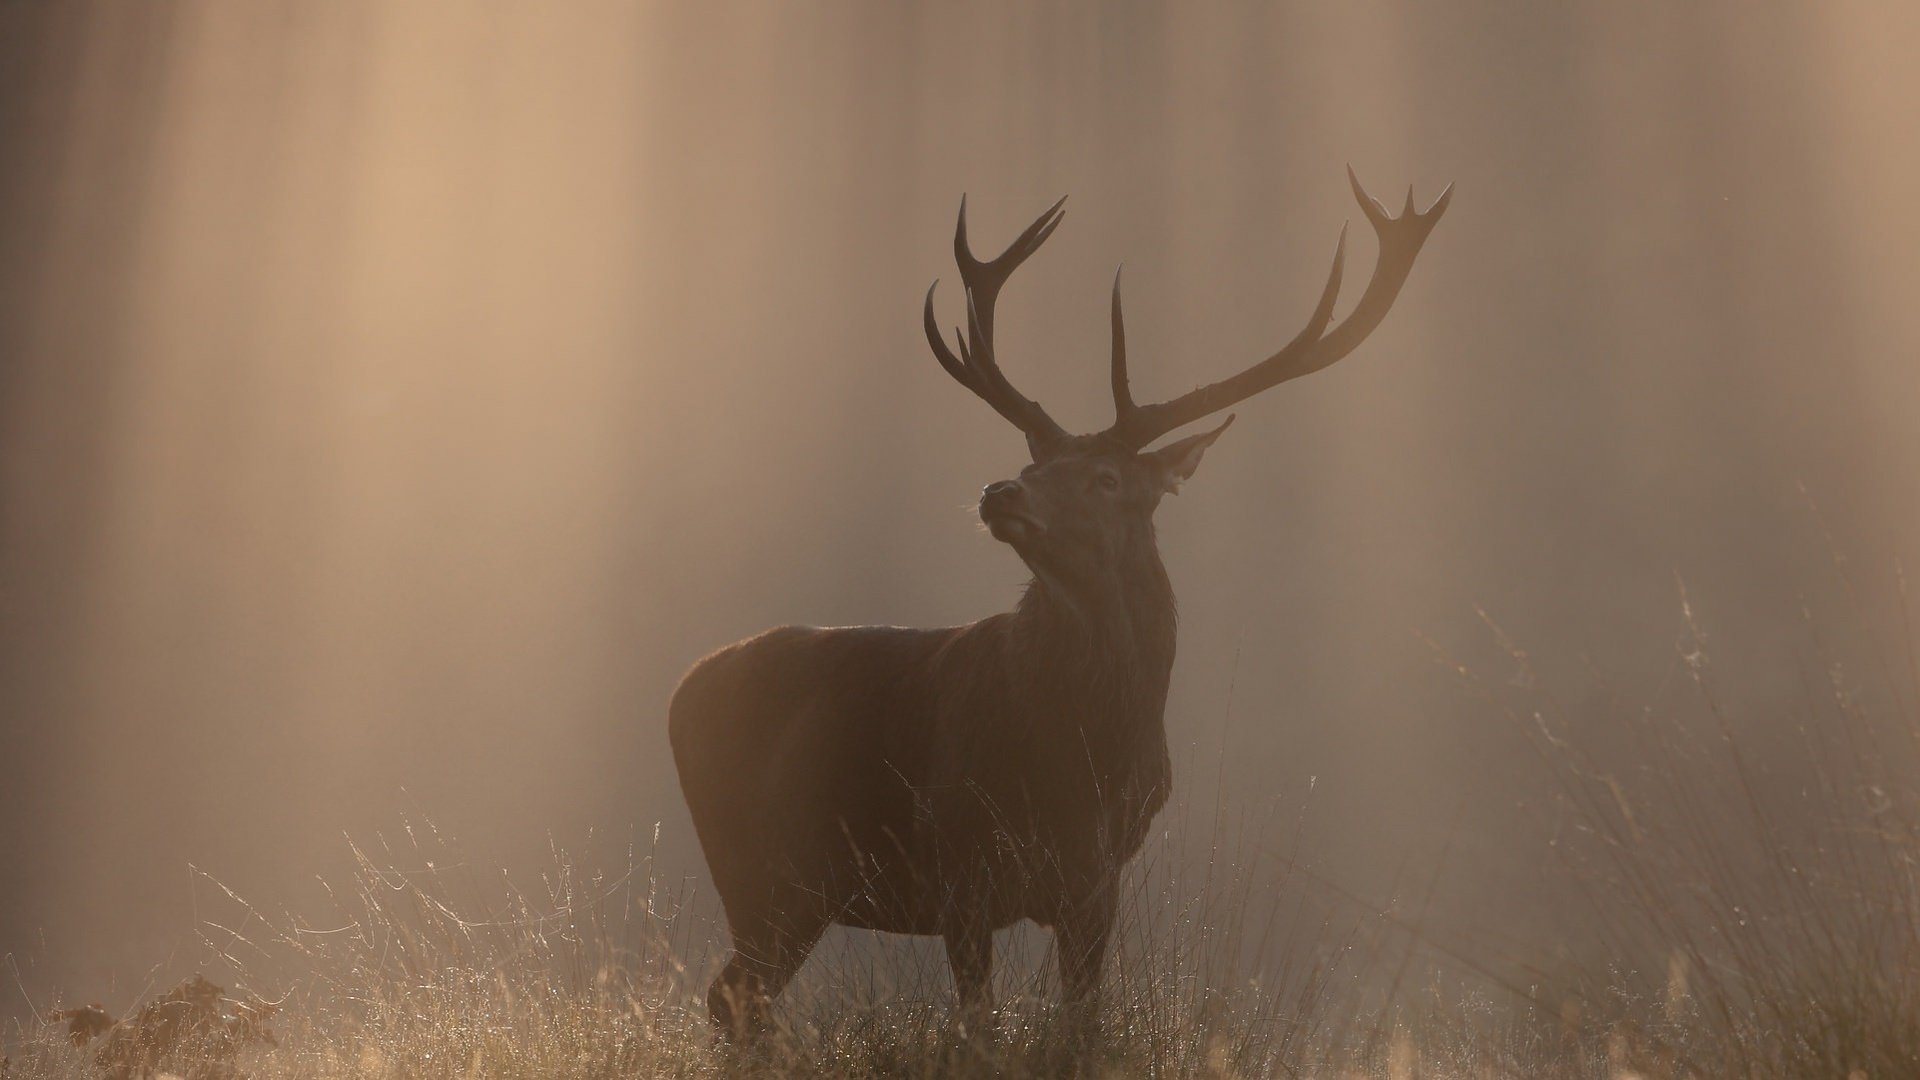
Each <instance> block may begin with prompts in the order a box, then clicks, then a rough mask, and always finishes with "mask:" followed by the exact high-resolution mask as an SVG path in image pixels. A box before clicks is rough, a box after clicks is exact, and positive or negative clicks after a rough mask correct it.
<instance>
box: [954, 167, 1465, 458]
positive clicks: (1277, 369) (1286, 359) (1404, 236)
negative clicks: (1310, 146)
mask: <svg viewBox="0 0 1920 1080" xmlns="http://www.w3.org/2000/svg"><path fill="white" fill-rule="evenodd" d="M1347 179H1348V181H1350V182H1351V183H1352V184H1353V194H1354V197H1355V198H1356V199H1358V200H1359V201H1360V209H1361V211H1362V212H1363V213H1365V214H1366V216H1367V221H1368V222H1369V223H1370V224H1372V226H1373V231H1374V233H1375V234H1376V235H1377V236H1378V237H1379V238H1380V254H1379V256H1378V257H1377V259H1376V260H1375V262H1374V267H1373V278H1372V280H1370V281H1368V282H1367V289H1366V291H1365V292H1364V293H1362V294H1361V295H1360V302H1359V303H1358V304H1356V305H1354V308H1353V311H1352V313H1350V314H1349V315H1348V316H1347V317H1346V319H1345V320H1344V321H1342V322H1341V323H1340V325H1338V326H1335V327H1334V328H1333V329H1332V330H1328V329H1327V324H1328V323H1329V322H1331V321H1332V320H1333V302H1334V299H1335V298H1336V297H1338V296H1339V294H1340V274H1341V271H1342V269H1343V267H1344V265H1345V262H1346V249H1347V230H1346V228H1345V227H1344V226H1342V227H1341V229H1340V244H1339V246H1338V247H1337V248H1335V249H1334V255H1333V269H1332V271H1331V272H1330V273H1328V275H1327V284H1326V287H1325V288H1324V289H1323V290H1321V293H1320V303H1319V305H1318V306H1316V307H1315V308H1314V309H1313V315H1312V317H1311V318H1309V319H1308V320H1307V325H1306V326H1305V327H1304V328H1302V329H1301V331H1300V332H1299V333H1298V334H1296V335H1294V338H1293V340H1292V341H1289V342H1287V344H1286V347H1285V348H1282V349H1281V350H1280V351H1279V352H1277V353H1274V354H1273V355H1272V356H1269V357H1267V358H1266V359H1265V360H1262V361H1260V362H1259V363H1257V364H1255V365H1253V366H1252V367H1250V368H1248V369H1246V370H1245V371H1242V372H1240V373H1239V374H1238V375H1234V376H1231V377H1229V378H1225V379H1222V380H1220V381H1219V382H1216V383H1211V384H1209V385H1207V386H1202V387H1200V388H1199V389H1196V390H1191V391H1188V392H1187V393H1185V394H1182V395H1181V396H1179V397H1177V398H1174V399H1173V400H1172V401H1165V402H1161V403H1159V404H1155V405H1135V404H1134V402H1133V396H1132V394H1131V393H1130V392H1129V391H1128V389H1127V347H1126V336H1125V330H1124V329H1123V327H1122V326H1121V318H1120V278H1119V276H1118V275H1117V274H1116V275H1115V277H1114V281H1113V408H1114V413H1115V417H1114V422H1113V426H1112V427H1110V428H1108V429H1107V430H1106V431H1104V432H1102V433H1101V437H1103V438H1107V439H1111V440H1114V441H1116V442H1119V443H1121V444H1122V445H1125V446H1127V447H1129V448H1131V449H1134V450H1139V449H1142V448H1144V447H1145V446H1146V445H1147V444H1148V443H1151V442H1152V441H1154V440H1155V439H1158V438H1159V437H1160V436H1162V435H1165V434H1167V433H1168V432H1170V431H1172V430H1174V429H1175V428H1178V427H1182V426H1185V425H1187V424H1190V423H1192V422H1194V421H1195V420H1198V419H1200V418H1201V417H1203V416H1208V415H1211V414H1213V413H1216V412H1219V411H1220V410H1221V409H1224V408H1226V407H1228V406H1229V405H1233V404H1235V403H1237V402H1240V401H1244V400H1246V399H1247V398H1250V397H1252V396H1253V395H1255V394H1257V393H1259V392H1260V391H1262V390H1266V389H1269V388H1271V387H1274V386H1278V385H1279V384H1280V383H1283V382H1286V381H1287V380H1288V379H1297V378H1299V377H1300V376H1302V375H1307V374H1311V373H1312V372H1315V371H1319V370H1320V369H1321V368H1323V367H1326V366H1327V365H1329V364H1331V363H1333V362H1334V361H1336V360H1339V359H1340V358H1341V357H1343V356H1345V355H1347V354H1348V353H1350V352H1352V351H1353V350H1354V349H1355V348H1356V347H1358V346H1359V344H1360V343H1361V342H1362V341H1364V340H1366V337H1367V335H1368V334H1371V333H1373V331H1374V328H1376V327H1378V326H1379V325H1380V322H1381V320H1382V319H1384V318H1386V315H1387V309H1389V308H1391V307H1392V306H1393V301H1394V298H1395V297H1397V296H1399V295H1400V287H1401V286H1402V285H1405V284H1406V281H1407V274H1408V273H1409V272H1410V271H1412V269H1413V260H1414V258H1415V257H1416V256H1418V255H1419V254H1420V246H1421V245H1422V244H1425V243H1426V242H1427V234H1428V233H1430V232H1432V231H1433V227H1434V225H1435V224H1437V223H1438V222H1439V220H1440V215H1441V214H1442V213H1445V212H1446V209H1447V202H1448V201H1449V200H1450V199H1452V198H1453V185H1452V184H1448V185H1447V189H1446V190H1445V191H1442V192H1441V193H1440V197H1439V198H1438V199H1435V200H1434V201H1433V205H1432V206H1429V207H1428V208H1427V209H1426V210H1425V211H1420V210H1416V209H1415V208H1414V205H1413V189H1412V188H1408V189H1407V205H1406V208H1405V209H1404V210H1402V211H1401V213H1400V216H1399V217H1390V216H1389V215H1388V214H1387V208H1386V207H1384V206H1382V205H1380V202H1379V200H1377V199H1375V198H1374V197H1373V196H1371V195H1368V194H1367V191H1366V189H1365V188H1363V187H1361V186H1360V179H1359V178H1358V177H1356V176H1354V174H1353V168H1352V167H1351V166H1349V167H1348V168H1347ZM929 325H931V324H929ZM949 370H951V369H949ZM956 377H957V376H956Z"/></svg>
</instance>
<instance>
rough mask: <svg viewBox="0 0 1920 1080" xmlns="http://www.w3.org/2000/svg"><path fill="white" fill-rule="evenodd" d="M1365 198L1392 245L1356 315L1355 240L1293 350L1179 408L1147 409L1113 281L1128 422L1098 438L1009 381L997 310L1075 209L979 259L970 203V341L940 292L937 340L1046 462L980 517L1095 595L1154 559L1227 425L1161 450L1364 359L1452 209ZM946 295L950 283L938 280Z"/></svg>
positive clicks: (990, 490) (1047, 568)
mask: <svg viewBox="0 0 1920 1080" xmlns="http://www.w3.org/2000/svg"><path fill="white" fill-rule="evenodd" d="M1347 179H1348V180H1349V181H1351V182H1352V184H1353V192H1354V197H1355V198H1357V199H1358V200H1359V202H1360V209H1361V211H1362V212H1363V213H1365V215H1366V217H1367V221H1368V222H1369V223H1370V224H1371V225H1372V226H1373V230H1374V233H1375V234H1376V235H1377V236H1378V238H1379V244H1380V253H1379V256H1378V257H1377V259H1376V260H1375V263H1374V269H1373V277H1372V279H1371V280H1370V281H1368V282H1367V287H1366V291H1365V292H1363V293H1362V294H1361V296H1360V300H1359V302H1358V303H1357V304H1355V305H1354V308H1353V311H1352V312H1351V313H1349V314H1348V315H1347V317H1346V318H1345V319H1344V320H1342V321H1341V322H1340V323H1339V324H1337V325H1335V324H1334V323H1333V305H1334V301H1335V299H1336V298H1337V297H1338V296H1339V292H1340V275H1341V271H1342V268H1343V266H1344V264H1345V259H1346V230H1345V229H1344V228H1342V229H1341V232H1340V244H1339V246H1338V247H1337V248H1336V249H1335V251H1334V256H1333V268H1332V270H1331V272H1329V274H1328V275H1327V284H1326V287H1325V288H1324V289H1322V290H1321V293H1320V302H1319V304H1318V305H1317V306H1316V307H1315V308H1314V311H1313V315H1312V317H1311V318H1309V319H1308V320H1307V325H1306V326H1305V327H1303V328H1302V329H1301V331H1300V332H1299V333H1298V334H1296V335H1294V338H1293V340H1292V341H1289V342H1288V343H1287V344H1286V346H1285V347H1283V348H1282V349H1281V350H1280V351H1279V352H1276V353H1274V354H1273V355H1272V356H1269V357H1267V358H1266V359H1265V360H1262V361H1260V362H1259V363H1257V364H1254V365H1253V366H1252V367H1250V368H1247V369H1246V370H1244V371H1242V372H1240V373H1239V374H1237V375H1234V376H1231V377H1229V378H1226V379H1222V380H1221V381H1219V382H1216V383H1211V384H1208V385H1206V386H1202V387H1199V388H1198V389H1195V390H1191V391H1189V392H1187V393H1185V394H1183V395H1181V396H1180V397H1177V398H1174V399H1173V400H1171V401H1164V402H1160V403H1157V404H1150V405H1140V404H1136V403H1135V402H1134V400H1133V395H1132V393H1131V391H1130V390H1129V389H1128V384H1127V342H1126V328H1125V326H1124V324H1123V321H1122V318H1121V314H1120V279H1119V276H1118V275H1115V277H1114V282H1113V361H1112V378H1113V405H1114V414H1115V415H1114V422H1113V424H1112V425H1111V426H1110V427H1108V428H1107V429H1106V430H1105V431H1101V432H1098V433H1095V434H1091V435H1073V434H1069V433H1068V432H1067V431H1066V430H1065V429H1064V428H1062V427H1061V426H1060V425H1059V424H1057V423H1055V422H1054V420H1053V418H1052V417H1050V416H1048V415H1047V413H1046V410H1044V409H1042V408H1041V407H1040V406H1039V404H1037V403H1036V402H1034V401H1032V400H1030V399H1029V398H1027V397H1025V396H1024V395H1022V394H1021V393H1020V392H1019V391H1018V390H1015V389H1014V388H1013V385H1012V384H1011V383H1009V382H1008V381H1007V378H1006V376H1005V375H1003V374H1001V371H1000V366H999V363H998V358H997V356H996V354H995V350H994V342H993V311H994V302H995V301H996V300H998V299H999V296H1000V287H1001V286H1002V285H1004V284H1006V281H1007V278H1008V277H1009V276H1011V275H1012V273H1013V271H1014V270H1015V269H1016V268H1018V267H1019V265H1020V264H1021V263H1023V262H1025V261H1026V259H1027V258H1028V256H1030V255H1032V254H1033V253H1034V252H1035V251H1037V250H1039V248H1040V245H1041V244H1043V243H1045V242H1046V239H1047V237H1048V236H1050V235H1052V233H1053V230H1054V229H1055V228H1056V227H1057V226H1058V225H1059V224H1060V220H1061V218H1062V217H1063V216H1064V213H1063V211H1062V210H1061V206H1062V205H1063V204H1064V203H1065V202H1066V200H1065V199H1061V200H1060V202H1057V203H1054V204H1053V206H1052V207H1050V208H1048V210H1047V212H1046V213H1044V214H1042V215H1040V217H1039V219H1038V220H1036V221H1035V222H1034V223H1033V224H1032V225H1029V226H1028V227H1027V229H1026V231H1025V232H1023V233H1021V234H1020V237H1019V238H1018V239H1016V240H1015V241H1014V242H1013V243H1012V245H1010V246H1009V247H1008V248H1007V250H1006V251H1004V252H1002V253H1001V254H1000V256H999V257H998V258H994V259H990V260H981V259H978V258H975V257H974V254H973V251H972V249H971V248H970V247H969V245H968V244H967V204H966V200H965V199H962V200H961V202H960V221H959V225H958V226H957V228H956V229H955V230H954V238H953V255H954V260H955V261H956V262H957V263H958V264H959V267H960V278H961V282H962V284H963V285H964V286H965V290H966V303H967V323H966V332H965V333H964V334H962V333H959V332H957V331H956V335H955V336H956V338H957V345H958V350H959V351H958V352H957V353H956V352H955V351H954V349H953V348H951V347H949V346H948V344H947V341H946V338H945V337H943V336H942V335H941V332H940V327H939V324H938V323H937V322H936V321H935V319H934V313H933V293H934V290H933V289H932V288H929V289H928V290H927V302H926V307H925V310H924V318H925V322H926V331H927V341H928V343H929V344H931V345H932V346H933V354H934V357H935V358H936V359H938V360H939V361H940V366H941V367H943V368H945V369H946V371H947V374H949V375H951V376H953V378H954V379H955V380H956V381H958V382H959V383H960V385H962V386H964V387H966V388H967V389H968V390H971V391H973V393H974V394H976V395H978V396H979V397H980V398H981V399H982V400H984V401H985V402H986V403H987V404H989V405H991V406H993V408H994V411H996V412H998V413H999V414H1000V415H1001V416H1003V417H1005V418H1006V419H1007V420H1008V421H1009V422H1011V423H1012V424H1013V425H1014V426H1015V427H1017V428H1019V429H1020V431H1021V432H1022V433H1023V434H1024V435H1025V436H1026V439H1027V449H1028V451H1029V452H1030V453H1031V454H1032V457H1033V464H1031V465H1029V466H1027V467H1026V468H1025V469H1023V470H1021V472H1020V475H1019V476H1018V477H1017V478H1015V479H1011V480H1002V481H1000V482H998V483H993V484H988V485H987V487H986V489H985V490H984V491H983V492H982V494H981V498H980V517H981V520H982V521H984V522H985V523H986V525H987V528H988V529H989V530H991V531H992V533H993V535H994V537H995V538H997V539H999V540H1001V541H1003V542H1005V543H1007V544H1009V545H1011V546H1012V547H1013V549H1014V550H1015V551H1016V552H1018V553H1019V554H1020V557H1021V558H1022V559H1024V560H1025V561H1026V563H1027V565H1028V566H1029V567H1031V568H1032V569H1033V571H1034V572H1035V573H1036V574H1037V575H1039V576H1040V577H1041V578H1043V579H1051V580H1057V581H1061V582H1063V583H1067V584H1069V585H1075V584H1081V583H1085V584H1095V583H1098V582H1101V581H1109V580H1112V579H1113V577H1114V576H1115V575H1125V574H1128V573H1130V572H1131V571H1132V570H1134V569H1135V568H1136V567H1138V566H1139V564H1140V560H1141V559H1142V558H1143V557H1153V556H1154V546H1153V512H1154V510H1155V509H1156V508H1157V507H1158V506H1159V505H1160V499H1161V497H1162V496H1164V495H1167V494H1169V493H1171V492H1174V491H1176V490H1178V489H1179V486H1180V484H1181V483H1182V482H1184V481H1185V480H1187V479H1188V478H1189V477H1191V476H1192V475H1193V473H1194V470H1195V469H1197V468H1198V467H1199V465H1200V458H1201V455H1203V454H1204V453H1205V452H1206V450H1207V447H1209V446H1211V445H1213V441H1214V440H1215V439H1217V438H1219V437H1220V433H1221V432H1223V431H1225V430H1226V428H1227V425H1228V424H1231V423H1232V422H1233V417H1232V416H1231V415H1229V416H1228V417H1227V418H1226V420H1225V421H1223V422H1222V423H1221V424H1220V425H1219V426H1218V427H1215V428H1213V429H1212V430H1210V431H1204V432H1201V433H1200V434H1197V435H1189V436H1187V437H1185V438H1182V439H1179V440H1176V441H1174V442H1172V443H1169V444H1167V445H1166V446H1163V447H1160V448H1158V449H1148V447H1149V446H1151V445H1152V444H1153V443H1154V442H1155V441H1156V440H1158V439H1160V438H1161V437H1163V436H1165V435H1169V434H1172V433H1173V432H1174V431H1175V430H1177V429H1179V428H1182V427H1185V426H1186V425H1188V424H1191V423H1194V422H1195V421H1198V420H1200V419H1203V418H1205V417H1207V416H1211V415H1213V414H1215V413H1218V412H1220V411H1222V410H1224V409H1226V408H1227V407H1229V406H1231V405H1233V404H1235V403H1237V402H1240V401H1244V400H1245V399H1247V398H1249V397H1252V396H1253V395H1255V394H1257V393H1259V392H1260V391H1262V390H1266V389H1268V388H1269V387H1273V386H1276V385H1278V384H1280V383H1283V382H1285V381H1287V380H1288V379H1294V378H1298V377H1299V376H1301V375H1306V374H1308V373H1310V372H1314V371H1318V370H1320V369H1321V368H1323V367H1326V366H1327V365H1329V364H1331V363H1333V362H1334V361H1336V360H1339V359H1340V358H1341V357H1343V356H1346V355H1347V354H1348V353H1350V352H1352V351H1353V350H1354V348H1355V347H1356V346H1358V345H1359V344H1360V342H1361V341H1363V340H1365V338H1366V337H1367V335H1368V334H1370V333H1372V332H1373V330H1374V328H1375V327H1377V326H1379V325H1380V322H1381V320H1382V319H1384V318H1385V317H1386V314H1387V310H1388V309H1389V308H1390V307H1392V306H1393V301H1394V298H1395V297H1396V296H1398V295H1399V293H1400V287H1401V286H1402V285H1404V284H1405V283H1406V280H1407V274H1408V273H1409V272H1410V271H1411V270H1412V269H1413V262H1414V259H1415V257H1416V256H1418V255H1419V253H1420V248H1421V245H1422V244H1424V243H1426V239H1427V234H1428V233H1430V232H1432V230H1433V227H1434V225H1435V224H1436V223H1438V221H1439V220H1440V215H1441V214H1442V213H1443V212H1445V210H1446V208H1447V201H1448V200H1449V199H1450V198H1451V197H1452V194H1453V189H1452V187H1451V186H1449V187H1448V188H1447V190H1445V191H1443V192H1441V193H1440V197H1439V198H1438V199H1436V200H1434V203H1433V205H1432V206H1430V207H1428V208H1427V209H1426V210H1425V211H1420V210H1417V209H1415V207H1414V203H1413V192H1412V190H1408V192H1407V203H1406V208H1405V209H1404V210H1403V211H1402V212H1401V215H1400V216H1399V217H1393V216H1390V215H1389V214H1388V213H1387V210H1386V208H1385V207H1383V206H1381V205H1380V203H1379V202H1378V201H1377V200H1375V199H1374V198H1373V197H1372V196H1370V195H1368V194H1367V192H1366V190H1365V189H1364V188H1362V187H1361V186H1360V181H1359V180H1358V179H1357V178H1355V177H1354V175H1353V170H1352V169H1348V170H1347ZM934 284H935V287H937V286H938V284H939V283H938V282H935V283H934Z"/></svg>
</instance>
